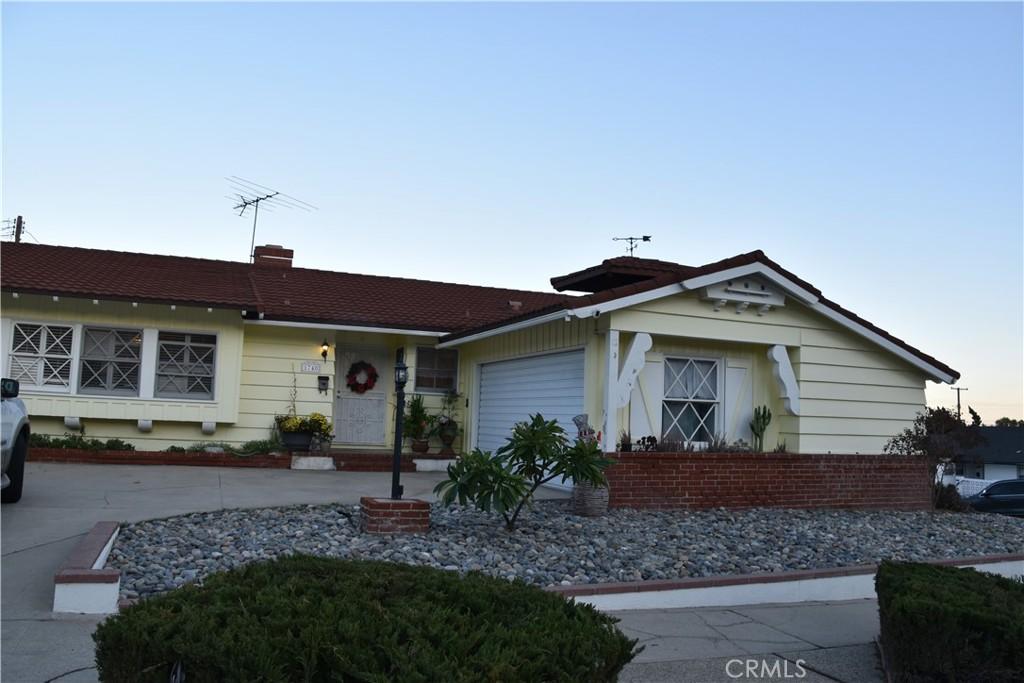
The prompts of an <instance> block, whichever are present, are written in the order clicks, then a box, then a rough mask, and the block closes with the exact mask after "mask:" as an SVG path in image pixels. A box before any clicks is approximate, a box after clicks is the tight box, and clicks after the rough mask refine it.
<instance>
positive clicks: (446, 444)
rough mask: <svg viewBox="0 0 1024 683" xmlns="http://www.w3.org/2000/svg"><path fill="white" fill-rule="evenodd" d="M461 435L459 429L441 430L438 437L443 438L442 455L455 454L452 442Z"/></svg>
mask: <svg viewBox="0 0 1024 683" xmlns="http://www.w3.org/2000/svg"><path fill="white" fill-rule="evenodd" d="M458 435H459V433H458V431H456V430H454V429H453V430H451V431H442V432H439V433H438V435H437V438H439V439H441V445H442V446H443V448H441V455H455V451H454V450H453V449H452V444H453V443H455V437H457V436H458Z"/></svg>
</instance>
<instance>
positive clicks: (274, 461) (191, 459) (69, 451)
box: [28, 447, 416, 472]
mask: <svg viewBox="0 0 1024 683" xmlns="http://www.w3.org/2000/svg"><path fill="white" fill-rule="evenodd" d="M331 457H333V458H334V466H335V467H336V468H337V469H339V470H341V471H345V472H390V471H391V457H392V456H391V455H390V454H389V453H358V452H336V453H331ZM28 459H29V461H31V462H62V463H85V464H91V465H191V466H199V467H267V468H277V469H288V468H289V467H291V465H292V456H291V454H290V453H264V454H260V455H232V454H231V453H207V452H205V451H200V452H189V453H182V452H173V451H170V452H169V451H87V450H80V449H77V448H38V447H32V448H29V449H28ZM402 471H403V472H415V471H416V464H415V463H414V462H413V461H412V458H411V457H410V456H407V455H403V456H402Z"/></svg>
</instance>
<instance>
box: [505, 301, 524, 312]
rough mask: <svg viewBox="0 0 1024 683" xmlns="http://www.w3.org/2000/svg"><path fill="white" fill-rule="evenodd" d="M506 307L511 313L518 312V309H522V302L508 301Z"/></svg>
mask: <svg viewBox="0 0 1024 683" xmlns="http://www.w3.org/2000/svg"><path fill="white" fill-rule="evenodd" d="M508 306H509V308H511V309H512V310H513V311H518V310H519V309H520V308H522V307H523V302H522V301H509V302H508Z"/></svg>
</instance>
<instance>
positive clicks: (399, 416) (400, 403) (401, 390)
mask: <svg viewBox="0 0 1024 683" xmlns="http://www.w3.org/2000/svg"><path fill="white" fill-rule="evenodd" d="M408 381H409V368H408V367H406V365H405V349H404V348H400V349H398V351H397V352H395V454H394V458H393V459H392V461H391V498H392V499H393V500H400V499H401V498H402V485H401V484H400V483H399V481H400V479H401V477H402V421H403V418H404V417H405V383H406V382H408Z"/></svg>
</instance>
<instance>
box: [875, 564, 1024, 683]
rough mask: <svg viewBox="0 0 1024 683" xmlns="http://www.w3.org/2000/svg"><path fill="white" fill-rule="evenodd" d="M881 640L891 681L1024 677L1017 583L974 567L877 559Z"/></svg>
mask: <svg viewBox="0 0 1024 683" xmlns="http://www.w3.org/2000/svg"><path fill="white" fill-rule="evenodd" d="M875 590H876V592H877V593H878V612H879V618H880V621H881V627H882V646H883V648H884V650H885V654H886V659H887V660H888V662H887V663H888V665H889V667H890V673H891V674H892V676H893V680H895V681H967V682H971V681H977V682H979V683H980V682H982V681H985V682H986V683H989V682H991V683H996V682H999V681H1006V682H1009V681H1022V680H1024V583H1022V582H1021V581H1019V580H1016V581H1015V580H1011V579H1007V578H1004V577H1001V576H995V575H992V574H985V573H982V572H979V571H975V570H974V569H959V568H956V567H943V566H937V565H929V564H914V563H896V562H883V563H882V564H881V566H880V567H879V568H878V574H877V575H876V576H875Z"/></svg>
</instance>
